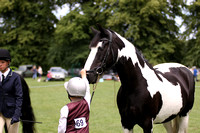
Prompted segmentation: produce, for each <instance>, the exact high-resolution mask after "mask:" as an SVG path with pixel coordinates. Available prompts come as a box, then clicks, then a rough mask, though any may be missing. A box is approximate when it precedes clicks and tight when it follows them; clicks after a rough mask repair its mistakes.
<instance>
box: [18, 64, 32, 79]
mask: <svg viewBox="0 0 200 133" xmlns="http://www.w3.org/2000/svg"><path fill="white" fill-rule="evenodd" d="M32 67H33V65H20V66H19V68H18V69H17V70H15V72H16V73H18V74H19V75H21V76H23V77H32V76H33V71H32V70H31V69H32Z"/></svg>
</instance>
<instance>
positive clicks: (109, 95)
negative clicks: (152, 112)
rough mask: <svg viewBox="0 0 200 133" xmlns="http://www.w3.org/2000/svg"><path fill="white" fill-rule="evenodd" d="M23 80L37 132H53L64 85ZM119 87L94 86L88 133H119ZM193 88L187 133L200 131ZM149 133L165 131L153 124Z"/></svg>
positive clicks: (199, 95)
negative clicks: (28, 88) (193, 101)
mask: <svg viewBox="0 0 200 133" xmlns="http://www.w3.org/2000/svg"><path fill="white" fill-rule="evenodd" d="M67 80H68V79H67ZM26 81H27V83H28V85H29V87H30V90H31V101H32V106H33V109H34V113H35V116H36V120H37V121H39V122H42V124H36V130H37V132H38V133H56V132H57V127H58V120H59V117H60V109H61V108H62V107H63V106H64V105H65V104H67V103H68V102H69V100H68V98H67V93H66V91H65V89H64V86H63V84H64V82H63V81H56V82H39V83H38V82H37V81H36V80H33V79H31V78H26ZM114 86H115V90H114ZM119 86H120V83H119V82H115V83H114V81H105V82H103V83H98V85H97V88H96V91H95V94H94V97H93V100H92V104H91V112H90V121H89V123H90V125H89V126H90V132H91V133H122V128H121V122H120V115H119V112H118V108H117V104H116V95H117V91H118V88H119ZM196 86H197V87H196V94H195V104H194V107H193V110H192V111H191V113H190V121H189V129H188V132H189V133H190V132H192V133H199V132H200V128H199V125H200V106H199V105H200V82H198V83H197V84H196ZM92 88H93V86H92V85H91V92H92ZM20 128H21V127H20ZM153 130H154V132H155V133H162V132H165V129H164V128H163V126H162V125H161V124H159V125H154V129H153ZM20 132H21V131H20ZM134 132H135V133H142V129H141V128H140V127H138V126H135V128H134Z"/></svg>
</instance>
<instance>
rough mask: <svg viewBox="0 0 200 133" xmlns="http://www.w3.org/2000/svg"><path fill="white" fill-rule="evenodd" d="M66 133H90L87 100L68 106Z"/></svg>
mask: <svg viewBox="0 0 200 133" xmlns="http://www.w3.org/2000/svg"><path fill="white" fill-rule="evenodd" d="M67 106H68V109H69V114H68V117H67V130H66V133H89V122H88V120H89V112H90V111H89V106H88V103H87V102H86V100H85V99H83V100H81V101H78V102H72V103H69V104H67Z"/></svg>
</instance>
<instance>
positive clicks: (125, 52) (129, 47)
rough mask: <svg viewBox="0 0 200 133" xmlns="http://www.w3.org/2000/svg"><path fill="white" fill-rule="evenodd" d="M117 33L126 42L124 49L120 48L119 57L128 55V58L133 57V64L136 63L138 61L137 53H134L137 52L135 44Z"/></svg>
mask: <svg viewBox="0 0 200 133" xmlns="http://www.w3.org/2000/svg"><path fill="white" fill-rule="evenodd" d="M115 34H116V35H117V36H118V37H119V38H120V39H121V40H122V41H123V42H124V45H125V47H124V48H123V49H121V50H118V59H119V58H121V57H123V56H124V57H126V58H127V60H128V59H129V58H131V59H132V63H133V65H135V63H137V62H138V59H137V55H136V54H133V53H136V50H135V47H134V46H133V44H131V43H130V42H129V41H128V40H126V39H125V38H124V37H122V36H120V35H119V34H118V33H116V32H115Z"/></svg>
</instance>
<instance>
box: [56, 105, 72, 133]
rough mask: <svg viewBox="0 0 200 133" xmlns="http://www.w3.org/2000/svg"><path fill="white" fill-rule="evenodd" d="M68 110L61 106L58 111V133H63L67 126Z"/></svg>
mask: <svg viewBox="0 0 200 133" xmlns="http://www.w3.org/2000/svg"><path fill="white" fill-rule="evenodd" d="M68 113H69V109H68V107H67V105H65V106H63V107H62V109H61V110H60V119H59V125H58V133H65V131H66V126H67V117H68Z"/></svg>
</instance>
